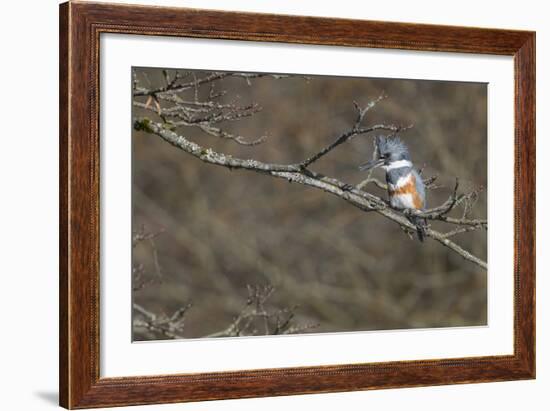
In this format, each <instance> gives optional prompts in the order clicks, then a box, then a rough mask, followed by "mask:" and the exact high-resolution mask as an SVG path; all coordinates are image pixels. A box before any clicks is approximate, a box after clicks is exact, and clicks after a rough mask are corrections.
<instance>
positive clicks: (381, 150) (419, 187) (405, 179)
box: [359, 136, 426, 241]
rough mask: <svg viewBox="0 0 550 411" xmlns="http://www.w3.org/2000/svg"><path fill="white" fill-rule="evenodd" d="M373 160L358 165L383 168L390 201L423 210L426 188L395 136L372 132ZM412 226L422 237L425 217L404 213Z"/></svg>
mask: <svg viewBox="0 0 550 411" xmlns="http://www.w3.org/2000/svg"><path fill="white" fill-rule="evenodd" d="M373 158H374V159H373V160H371V161H369V162H367V163H365V164H363V165H361V166H360V167H359V170H361V171H368V170H372V169H374V168H376V167H381V168H382V169H384V170H385V171H386V184H387V187H388V196H389V200H390V205H391V206H392V207H393V208H395V209H399V210H424V209H425V206H426V189H425V187H424V182H423V181H422V177H421V176H420V174H419V173H418V171H417V170H416V169H415V168H414V165H413V163H412V161H411V156H410V154H409V150H408V148H407V146H406V145H405V144H404V143H403V142H402V141H401V139H400V138H399V137H397V136H390V137H385V136H376V138H375V152H374V156H373ZM408 219H409V220H410V221H411V223H413V224H414V225H415V226H416V231H417V234H418V239H419V240H420V241H424V237H425V229H426V220H425V219H423V218H419V217H416V216H408Z"/></svg>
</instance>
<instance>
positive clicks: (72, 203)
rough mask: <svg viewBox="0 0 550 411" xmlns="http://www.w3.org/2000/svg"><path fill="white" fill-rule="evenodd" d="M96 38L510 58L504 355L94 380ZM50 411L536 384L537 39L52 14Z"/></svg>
mask: <svg viewBox="0 0 550 411" xmlns="http://www.w3.org/2000/svg"><path fill="white" fill-rule="evenodd" d="M101 33H126V34H136V35H156V36H175V37H199V38H205V39H230V40H254V41H271V42H287V43H301V44H318V45H333V46H355V47H369V48H386V49H405V50H420V51H434V52H461V53H483V54H495V55H505V56H513V58H514V71H515V103H514V107H515V182H514V184H515V199H514V201H515V204H514V210H515V221H514V224H515V239H514V249H515V254H514V284H515V294H514V354H513V355H503V356H485V357H473V358H460V359H440V360H415V361H397V362H384V363H372V364H368V363H367V364H353V365H346V364H341V365H334V366H315V367H298V368H282V369H269V370H265V369H262V370H242V371H236V372H212V373H200V374H177V375H163V376H151V377H147V376H144V377H123V378H100V372H99V352H100V339H99V299H100V295H99V230H100V221H99V167H100V166H99V121H100V119H99V55H100V54H99V49H100V46H101V45H100V34H101ZM59 47H60V106H61V107H60V119H59V120H60V278H59V282H60V388H59V389H60V404H61V405H62V406H63V407H66V408H71V409H72V408H90V407H107V406H124V405H136V404H153V403H173V402H183V401H202V400H214V399H224V398H247V397H261V396H275V395H292V394H305V393H321V392H338V391H351V390H366V389H381V388H398V387H414V386H425V385H441V384H461V383H475V382H489V381H505V380H519V379H531V378H534V377H535V33H534V32H528V31H511V30H495V29H482V28H466V27H449V26H435V25H421V24H405V23H388V22H379V21H357V20H345V19H331V18H314V17H297V16H280V15H269V14H253V13H231V12H220V11H206V10H195V9H184V8H164V7H150V6H130V5H111V4H94V3H80V2H69V3H64V4H62V5H61V6H60V44H59Z"/></svg>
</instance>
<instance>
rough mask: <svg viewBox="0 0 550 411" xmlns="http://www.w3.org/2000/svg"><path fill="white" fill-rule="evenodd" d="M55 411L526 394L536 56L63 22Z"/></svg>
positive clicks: (92, 8) (155, 13)
mask: <svg viewBox="0 0 550 411" xmlns="http://www.w3.org/2000/svg"><path fill="white" fill-rule="evenodd" d="M60 80H61V81H60V104H61V107H60V150H61V153H60V404H61V405H62V406H63V407H66V408H71V409H72V408H93V407H107V406H124V405H137V404H153V403H172V402H185V401H202V400H211V399H224V398H246V397H260V396H275V395H291V394H305V393H321V392H337V391H352V390H368V389H381V388H399V387H413V386H426V385H441V384H462V383H473V382H490V381H505V380H519V379H530V378H534V377H535V33H534V32H528V31H516V30H495V29H482V28H468V27H449V26H434V25H419V24H405V23H391V22H379V21H360V20H344V19H332V18H313V17H299V16H282V15H268V14H253V13H231V12H219V11H206V10H196V9H185V8H165V7H150V6H132V5H112V4H94V3H86V2H69V3H65V4H62V5H61V6H60Z"/></svg>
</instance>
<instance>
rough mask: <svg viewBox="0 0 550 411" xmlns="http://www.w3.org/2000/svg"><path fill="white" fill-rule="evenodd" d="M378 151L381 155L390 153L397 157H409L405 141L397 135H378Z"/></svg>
mask: <svg viewBox="0 0 550 411" xmlns="http://www.w3.org/2000/svg"><path fill="white" fill-rule="evenodd" d="M376 151H377V152H378V155H379V156H380V157H383V156H384V155H386V154H390V155H392V156H395V157H403V158H408V157H409V150H408V149H407V146H406V145H405V143H403V142H402V141H401V139H400V138H399V137H397V136H390V137H385V136H376Z"/></svg>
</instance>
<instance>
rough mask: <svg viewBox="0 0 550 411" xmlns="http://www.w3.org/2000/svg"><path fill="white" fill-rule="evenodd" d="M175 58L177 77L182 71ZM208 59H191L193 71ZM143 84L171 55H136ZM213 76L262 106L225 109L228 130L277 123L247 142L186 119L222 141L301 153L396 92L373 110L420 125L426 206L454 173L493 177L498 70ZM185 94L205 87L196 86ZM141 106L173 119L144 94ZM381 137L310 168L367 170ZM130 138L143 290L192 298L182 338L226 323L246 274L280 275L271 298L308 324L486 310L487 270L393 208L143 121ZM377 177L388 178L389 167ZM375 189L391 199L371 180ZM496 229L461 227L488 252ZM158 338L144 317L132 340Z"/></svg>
mask: <svg viewBox="0 0 550 411" xmlns="http://www.w3.org/2000/svg"><path fill="white" fill-rule="evenodd" d="M167 72H168V73H172V74H171V75H172V76H173V73H174V70H167ZM209 74H211V73H209V72H200V71H196V72H194V75H195V76H196V77H197V78H202V77H204V76H208V75H209ZM134 83H135V84H139V85H141V86H143V87H147V88H158V87H162V86H163V85H164V84H165V77H164V74H163V72H162V69H156V68H134ZM216 89H217V90H218V91H221V90H223V91H225V92H226V94H225V95H224V96H223V97H221V98H219V99H218V101H220V102H236V103H238V104H241V105H246V104H250V103H257V104H258V105H259V106H260V107H261V111H259V112H257V113H255V114H254V115H253V116H250V117H248V118H243V119H240V120H239V121H232V122H227V123H226V124H223V127H224V129H225V130H227V131H230V132H233V133H238V134H239V135H241V136H244V137H247V138H249V139H250V140H254V139H255V138H257V137H259V136H262V135H265V134H267V135H268V138H267V140H266V141H265V142H263V143H262V144H259V145H256V146H242V145H238V144H235V142H233V141H229V140H223V139H220V138H217V137H214V136H211V135H207V134H205V133H204V132H202V131H201V130H199V129H197V128H195V127H180V128H178V130H177V131H178V132H181V133H185V136H186V137H187V138H188V139H190V140H192V141H195V142H197V143H199V144H201V145H202V146H204V147H210V148H212V149H213V150H215V151H219V152H222V153H226V154H231V155H233V156H235V157H240V158H254V159H258V160H262V161H266V162H273V163H293V162H299V161H301V160H304V159H305V158H307V157H309V156H310V155H312V154H314V153H316V152H317V151H318V150H320V149H321V148H322V147H324V146H325V145H327V144H329V143H331V142H332V141H333V140H334V139H335V138H336V137H337V136H338V135H340V134H341V133H342V132H345V131H347V130H349V129H350V128H351V127H352V125H353V123H354V121H355V117H356V112H355V110H354V106H353V102H354V101H356V102H357V103H359V105H361V106H365V105H366V104H368V102H369V101H371V100H374V99H375V98H377V97H378V96H379V95H381V94H382V93H384V94H386V95H387V98H386V99H385V100H383V101H381V102H380V103H379V104H378V105H377V106H376V107H375V108H374V109H372V110H371V111H369V113H368V115H367V118H366V119H365V121H364V124H365V125H367V126H368V125H372V124H378V123H392V124H399V125H409V124H413V125H414V127H413V128H412V129H410V130H407V131H404V132H402V133H400V136H401V138H402V140H403V141H404V142H405V143H406V144H407V145H408V146H409V149H410V152H411V156H412V160H413V162H414V164H415V165H416V167H417V168H421V169H423V176H424V177H430V176H433V175H437V176H438V178H437V180H436V183H437V184H438V185H439V186H440V187H439V188H437V189H434V190H430V191H428V207H435V206H437V205H440V204H441V203H443V202H444V201H445V200H446V199H447V198H448V196H449V195H450V193H451V190H452V187H453V185H454V181H455V178H456V177H458V178H459V179H460V182H461V187H460V191H468V190H472V189H475V188H478V187H480V186H483V187H485V188H486V187H487V87H486V84H478V83H461V82H442V81H426V80H397V79H374V78H347V77H326V76H308V77H304V76H300V75H296V76H290V77H285V78H274V77H261V78H253V79H249V80H246V79H243V78H234V77H227V78H224V79H222V80H219V81H217V82H216ZM186 93H187V95H188V96H189V99H193V98H194V93H195V90H194V89H190V90H188V91H187V92H186ZM205 93H206V94H205ZM208 93H209V88H208V87H207V88H206V89H205V90H202V89H201V90H198V97H199V98H200V99H202V98H205V96H207V95H208ZM134 100H135V101H139V102H142V103H145V102H146V98H145V97H135V99H134ZM161 104H163V103H162V102H161ZM133 115H134V116H147V117H149V118H151V119H154V120H155V121H161V120H160V119H159V118H158V117H155V114H154V113H152V112H151V110H145V109H143V108H139V107H134V109H133ZM382 134H384V133H382ZM385 134H387V133H385ZM373 136H374V134H367V135H361V136H357V137H355V138H354V139H352V140H351V141H349V142H347V143H345V144H343V145H341V146H339V147H338V148H336V149H335V150H334V151H332V152H331V153H329V154H328V155H327V156H325V157H324V158H322V159H321V160H319V161H318V162H316V163H315V164H314V165H313V166H312V167H311V168H312V169H313V170H315V171H318V172H321V173H324V174H326V175H328V176H331V177H335V178H338V179H340V180H342V181H344V182H346V183H349V184H358V183H359V182H361V181H362V180H363V179H364V178H365V174H364V173H361V172H359V171H358V169H357V167H358V165H359V164H361V163H362V162H365V161H367V160H369V159H370V157H371V155H372V148H373V144H372V138H373ZM132 139H133V153H132V156H133V157H132V158H133V163H132V167H133V171H132V178H133V185H132V201H133V209H132V216H133V231H134V235H135V234H136V233H142V234H144V235H145V236H146V237H147V241H140V242H137V243H136V245H135V247H134V250H133V264H134V268H136V267H138V268H139V276H140V280H139V281H140V283H139V284H138V286H136V285H135V284H134V291H133V300H134V303H136V304H139V305H140V306H141V307H145V308H146V309H147V310H148V311H149V312H151V313H156V314H158V315H163V314H164V315H167V316H170V315H171V314H172V313H174V312H176V311H177V310H178V309H180V308H181V307H185V306H186V305H187V304H189V303H191V304H192V306H191V307H190V308H189V309H188V310H187V312H186V313H185V324H184V327H182V329H181V333H180V335H183V336H184V337H185V338H198V337H204V336H208V335H211V334H215V333H216V332H218V331H220V330H223V329H226V328H227V327H228V325H229V324H231V323H232V321H234V320H235V318H236V316H238V315H239V313H240V312H242V310H243V306H245V305H246V301H247V298H248V291H247V286H265V285H270V286H272V287H273V292H272V293H271V294H270V296H269V299H268V300H267V301H266V302H265V305H266V309H269V310H290V311H291V312H292V315H293V316H294V318H293V321H295V322H296V323H297V324H303V325H307V327H304V329H303V330H302V331H301V332H339V331H360V330H385V329H404V328H419V327H422V328H424V327H451V326H476V325H484V324H486V322H487V277H486V274H487V273H486V271H485V270H483V269H481V268H480V267H478V266H477V265H474V264H472V263H470V262H468V261H465V260H464V259H462V257H460V256H459V255H458V254H456V253H454V252H452V251H451V250H449V249H448V248H446V247H443V246H442V245H441V244H439V243H437V242H435V241H433V240H431V239H428V240H427V241H426V242H424V243H420V242H419V241H417V240H416V239H411V238H409V237H408V236H407V235H406V234H405V233H404V232H403V231H402V230H401V229H400V227H399V226H398V225H396V224H394V223H392V222H391V221H389V220H387V219H385V218H383V217H382V216H380V215H378V214H376V213H365V212H362V211H360V210H358V209H356V208H354V207H353V206H351V205H350V204H348V203H346V202H344V201H342V200H341V199H339V198H337V197H334V196H331V195H329V194H327V193H324V192H322V191H319V190H315V189H312V188H307V187H305V186H301V185H298V184H289V183H288V182H286V181H284V180H280V179H275V178H272V177H269V176H265V175H261V174H257V173H254V172H246V171H238V170H233V171H230V170H228V169H226V168H223V167H216V166H213V165H209V164H204V163H202V162H201V161H200V160H198V159H196V158H193V157H191V156H190V155H188V154H186V153H185V152H183V151H182V150H180V149H178V148H176V147H173V146H171V145H170V144H168V143H166V142H165V141H163V140H162V139H161V138H159V137H157V136H155V135H152V134H148V133H145V132H142V131H135V130H134V132H133V137H132ZM374 176H376V177H379V178H380V179H381V180H383V179H384V177H383V176H384V175H383V171H382V170H377V171H375V173H374ZM368 190H369V191H370V192H372V193H374V194H376V195H379V196H381V197H383V198H387V195H386V193H385V192H384V191H383V190H381V189H379V188H377V187H375V186H374V185H370V186H368ZM459 211H460V210H457V211H455V212H456V213H457V214H456V215H460V213H459ZM486 211H487V203H486V193H485V192H481V194H480V196H479V199H478V201H477V202H476V203H475V205H474V208H473V211H472V214H471V216H472V217H477V218H486V215H487V213H486ZM432 224H433V227H434V228H435V229H443V228H444V226H442V225H438V223H432ZM447 228H448V229H451V228H452V227H447ZM486 234H487V233H486V231H485V230H478V231H475V232H471V233H465V234H461V235H458V236H456V237H454V241H456V242H457V243H458V244H460V245H461V246H463V247H464V248H465V249H467V250H469V251H470V252H472V253H473V254H474V255H476V256H478V257H480V258H482V259H484V260H486V258H487V256H486V254H487V236H486ZM309 325H311V327H309ZM161 338H166V336H165V335H163V334H160V333H158V332H155V331H154V330H153V331H152V330H147V329H143V328H134V339H136V340H149V339H161Z"/></svg>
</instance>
